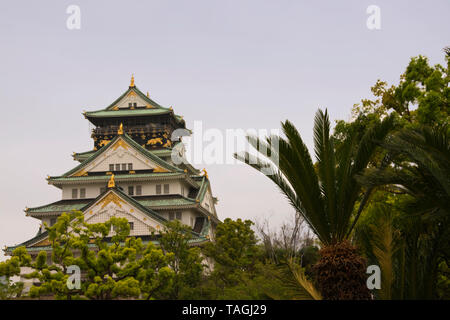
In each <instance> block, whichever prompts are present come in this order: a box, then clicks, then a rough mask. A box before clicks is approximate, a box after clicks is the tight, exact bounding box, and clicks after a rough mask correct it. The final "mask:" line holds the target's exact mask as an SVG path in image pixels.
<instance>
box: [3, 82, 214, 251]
mask: <svg viewBox="0 0 450 320" xmlns="http://www.w3.org/2000/svg"><path fill="white" fill-rule="evenodd" d="M83 114H84V116H85V118H86V119H87V120H89V121H90V122H91V123H92V124H93V125H94V129H93V130H92V136H91V137H92V139H93V142H94V145H93V150H90V151H85V152H79V153H74V154H73V155H72V156H73V159H74V160H75V161H77V162H79V164H78V165H76V166H75V167H74V168H72V169H70V170H69V171H67V172H66V173H63V174H62V175H59V176H48V177H47V181H48V184H50V185H52V186H54V187H56V188H59V189H60V190H61V195H62V198H61V200H59V201H56V202H53V203H49V204H45V205H42V206H39V207H34V208H26V209H25V213H26V215H27V216H30V217H33V218H35V219H38V220H41V222H42V223H41V226H40V228H39V230H38V232H37V234H36V235H35V236H34V237H33V238H31V239H29V240H27V241H25V242H23V243H21V244H18V245H16V246H11V247H6V248H5V253H6V254H11V252H12V251H13V250H14V249H15V248H17V247H19V246H25V247H26V248H27V251H28V252H29V253H30V254H31V255H32V256H33V255H37V254H38V253H39V251H42V250H44V251H50V250H51V246H50V242H49V240H48V233H47V231H46V228H45V226H44V223H46V224H47V225H49V226H52V225H53V224H54V223H55V222H56V219H57V218H58V216H60V215H61V214H62V213H63V212H70V211H72V210H79V211H82V212H83V214H84V218H85V221H86V222H87V223H100V222H106V221H107V220H109V219H110V217H112V216H115V217H121V218H126V219H127V220H128V222H129V224H130V236H135V237H140V238H141V239H142V241H143V242H144V243H145V242H148V241H153V242H154V243H156V244H157V242H158V236H157V235H158V233H159V232H161V231H162V230H163V226H164V224H165V223H166V222H167V221H169V220H174V219H177V220H180V221H181V222H182V223H183V224H185V225H188V226H190V227H192V238H191V240H190V243H191V245H201V244H202V243H205V242H207V241H209V240H210V239H212V238H213V237H214V230H215V228H216V225H217V223H218V222H219V219H218V217H217V213H216V209H215V204H216V202H217V199H216V198H215V197H213V194H212V191H211V184H210V181H209V179H208V175H207V173H206V170H203V171H202V172H200V171H199V170H198V169H195V168H194V167H193V166H192V165H190V164H189V163H188V162H187V161H183V162H181V164H177V163H178V162H180V161H173V159H174V158H173V156H172V153H174V152H176V153H179V154H182V152H178V151H177V150H181V151H183V148H182V142H181V138H178V139H173V138H172V133H173V131H174V130H177V129H184V131H187V130H186V127H185V121H184V120H183V117H181V116H178V115H176V114H175V113H174V111H173V109H172V108H171V107H170V108H165V107H162V106H160V105H159V104H157V103H156V102H155V101H153V100H152V99H150V98H149V96H148V93H147V94H144V93H142V92H141V91H140V90H139V89H138V88H137V87H136V86H135V84H134V77H132V78H131V83H130V85H129V87H128V90H126V91H125V92H124V93H123V94H122V95H121V96H120V97H119V98H118V99H116V100H115V101H114V102H113V103H112V104H111V105H109V106H108V107H106V108H104V109H102V110H97V111H90V112H84V113H83ZM188 132H189V131H188ZM174 140H177V141H174ZM177 146H178V147H179V148H176V147H177Z"/></svg>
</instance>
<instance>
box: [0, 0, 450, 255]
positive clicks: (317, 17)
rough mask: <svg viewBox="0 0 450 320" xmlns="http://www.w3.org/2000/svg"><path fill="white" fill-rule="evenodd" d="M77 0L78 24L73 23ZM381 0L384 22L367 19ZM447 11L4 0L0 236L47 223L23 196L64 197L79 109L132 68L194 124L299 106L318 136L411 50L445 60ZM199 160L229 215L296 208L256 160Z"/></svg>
mask: <svg viewBox="0 0 450 320" xmlns="http://www.w3.org/2000/svg"><path fill="white" fill-rule="evenodd" d="M70 5H77V6H78V7H79V9H80V28H79V29H69V28H68V27H67V20H68V18H70V16H71V13H69V14H68V13H67V12H66V10H67V8H68V7H69V6H70ZM370 5H376V6H378V8H379V10H380V11H379V13H380V15H379V17H380V20H379V21H380V25H379V26H380V28H379V29H369V28H368V27H367V23H366V22H367V20H368V19H369V17H370V16H371V14H368V13H367V12H366V10H367V8H368V7H369V6H370ZM449 13H450V2H449V1H448V0H434V1H377V0H371V1H364V0H358V1H356V0H355V1H298V0H297V1H294V0H290V1H288V0H278V1H274V0H272V1H268V0H265V1H262V0H258V1H256V0H246V1H223V0H222V1H218V0H214V1H213V0H191V1H167V0H166V1H163V0H160V1H92V0H91V1H75V0H73V1H61V0H58V1H56V0H55V1H48V0H42V1H20V0H19V1H2V2H1V3H0V62H1V64H0V67H1V69H0V108H1V127H0V132H1V136H2V148H1V150H2V152H1V157H0V159H1V166H2V168H3V170H2V174H1V180H2V183H1V184H0V246H1V247H4V246H5V245H15V244H18V243H21V242H23V241H25V240H28V239H30V238H31V237H33V236H34V235H35V234H36V232H37V230H38V226H39V220H36V219H34V218H31V217H26V216H25V213H24V212H23V210H24V208H25V207H34V206H39V205H44V204H47V203H50V202H54V201H58V200H60V199H61V191H60V190H59V189H57V188H55V187H53V186H49V185H48V184H47V182H46V180H45V177H46V176H47V175H60V174H62V173H64V172H66V171H68V170H69V169H71V168H73V167H74V166H75V165H76V164H77V162H74V161H73V159H72V157H71V154H72V152H74V151H75V152H83V151H87V150H91V149H92V148H93V141H92V139H91V138H90V126H89V123H88V121H87V120H86V119H84V117H83V116H82V112H83V111H84V110H88V111H89V110H98V109H102V108H105V107H106V106H108V105H109V104H110V103H112V102H113V101H114V100H115V99H116V98H117V97H119V96H120V95H121V94H122V93H123V92H124V91H125V90H126V89H127V88H128V85H129V81H130V76H131V74H132V73H134V75H135V80H136V86H137V87H138V88H139V89H141V90H142V91H143V92H146V91H149V92H150V97H151V98H152V99H153V100H155V101H156V102H158V103H159V104H161V105H163V106H166V107H169V106H173V109H174V110H175V112H176V113H177V114H180V115H183V116H184V119H185V120H186V123H187V127H189V128H192V127H193V124H194V121H202V126H203V129H204V130H206V129H218V130H220V131H222V132H225V130H227V129H244V130H247V129H257V130H260V129H266V130H271V129H279V128H280V123H281V121H285V120H286V119H289V120H290V121H291V122H293V123H294V124H295V126H296V127H297V128H298V130H299V131H300V134H301V135H302V137H303V139H304V141H305V142H306V143H307V145H308V147H309V148H310V150H312V147H313V146H312V127H313V118H314V114H315V112H316V111H317V109H318V108H322V109H325V108H327V109H328V112H329V114H330V117H331V120H332V121H333V122H334V120H338V119H344V120H349V119H350V111H351V107H352V106H353V104H355V103H358V102H359V101H360V100H361V99H363V98H370V97H371V92H370V87H371V86H372V85H373V84H374V83H375V82H376V81H377V79H382V80H384V81H387V82H388V83H389V84H396V83H398V80H399V76H400V74H401V73H402V72H403V71H404V70H405V67H406V65H407V64H408V62H409V60H410V58H411V57H413V56H417V55H419V54H422V55H425V56H427V57H428V58H429V59H430V61H431V63H432V64H436V63H441V64H442V63H443V62H444V54H443V51H442V49H443V48H444V47H445V46H448V45H450V32H449V31H450V19H448V15H449ZM71 21H72V20H71ZM194 134H195V133H194ZM196 167H198V168H200V169H201V168H203V167H205V168H206V169H207V171H208V175H209V178H210V180H211V182H212V188H213V193H214V195H215V196H216V197H217V198H218V199H219V203H218V206H217V211H218V215H219V218H220V219H225V218H227V217H230V218H233V219H235V218H243V219H252V220H258V221H262V220H268V221H269V223H270V224H271V225H273V226H277V225H279V224H281V223H283V222H284V221H287V220H289V219H290V217H291V216H292V214H293V210H292V209H291V208H290V206H289V204H288V202H287V200H286V199H285V198H284V197H283V195H281V193H280V192H279V191H278V189H277V188H276V186H275V185H274V184H273V183H272V182H271V181H270V180H269V179H268V178H267V177H265V176H264V175H262V174H260V173H258V172H256V171H255V170H253V169H251V168H249V167H247V166H245V165H237V164H235V165H223V164H196ZM1 259H4V258H3V257H0V260H1Z"/></svg>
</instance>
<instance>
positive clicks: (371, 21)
mask: <svg viewBox="0 0 450 320" xmlns="http://www.w3.org/2000/svg"><path fill="white" fill-rule="evenodd" d="M366 13H367V14H370V16H369V17H368V18H367V21H366V26H367V29H369V30H380V29H381V9H380V7H379V6H376V5H373V4H372V5H370V6H368V7H367V9H366Z"/></svg>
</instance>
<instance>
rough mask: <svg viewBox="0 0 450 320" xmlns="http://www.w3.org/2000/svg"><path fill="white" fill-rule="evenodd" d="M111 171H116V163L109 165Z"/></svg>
mask: <svg viewBox="0 0 450 320" xmlns="http://www.w3.org/2000/svg"><path fill="white" fill-rule="evenodd" d="M109 171H114V163H110V164H109Z"/></svg>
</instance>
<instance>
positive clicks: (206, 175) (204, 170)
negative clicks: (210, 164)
mask: <svg viewBox="0 0 450 320" xmlns="http://www.w3.org/2000/svg"><path fill="white" fill-rule="evenodd" d="M202 172H203V176H204V177H206V179H208V172H207V171H206V169H205V168H203V170H202Z"/></svg>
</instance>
